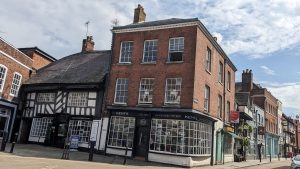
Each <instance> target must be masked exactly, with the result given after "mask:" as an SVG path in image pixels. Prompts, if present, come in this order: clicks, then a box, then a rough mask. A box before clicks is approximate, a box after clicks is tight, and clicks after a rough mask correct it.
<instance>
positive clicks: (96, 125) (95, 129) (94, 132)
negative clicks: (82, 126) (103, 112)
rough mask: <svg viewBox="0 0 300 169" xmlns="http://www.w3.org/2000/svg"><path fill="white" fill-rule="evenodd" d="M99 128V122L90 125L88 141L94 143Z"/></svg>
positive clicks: (95, 121)
mask: <svg viewBox="0 0 300 169" xmlns="http://www.w3.org/2000/svg"><path fill="white" fill-rule="evenodd" d="M99 126H100V120H94V121H93V123H92V129H91V135H90V141H96V140H97V133H98V128H99Z"/></svg>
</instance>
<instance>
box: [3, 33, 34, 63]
mask: <svg viewBox="0 0 300 169" xmlns="http://www.w3.org/2000/svg"><path fill="white" fill-rule="evenodd" d="M0 40H2V41H3V42H5V43H6V44H8V45H9V46H10V47H12V48H14V49H15V50H17V51H19V52H20V53H21V54H22V55H24V56H26V57H28V58H29V59H30V60H33V59H31V58H30V57H29V56H27V55H26V54H25V53H23V52H21V51H20V50H19V49H18V48H16V47H14V46H13V45H12V44H10V43H9V42H7V41H6V40H4V39H3V38H1V37H0Z"/></svg>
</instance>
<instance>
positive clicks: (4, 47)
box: [0, 38, 55, 142]
mask: <svg viewBox="0 0 300 169" xmlns="http://www.w3.org/2000/svg"><path fill="white" fill-rule="evenodd" d="M48 56H49V55H48ZM39 57H41V58H40V59H44V58H45V56H44V55H40V56H35V57H34V58H31V57H29V56H27V55H26V54H24V53H23V52H21V51H20V50H18V49H17V48H15V47H14V46H13V45H11V44H9V43H8V42H6V41H5V40H4V39H2V38H0V142H2V139H3V138H5V137H3V136H4V133H6V134H7V139H10V138H11V135H12V131H13V124H14V122H15V120H16V113H17V104H18V102H19V99H18V96H19V90H20V87H21V84H22V83H23V82H24V81H26V80H27V79H28V78H29V77H30V75H31V73H32V71H33V69H34V68H38V66H35V65H40V66H42V65H43V64H44V65H46V64H48V63H50V62H47V63H40V61H39ZM51 58H52V57H51ZM54 60H55V59H54V58H52V60H51V61H54ZM6 134H5V135H6Z"/></svg>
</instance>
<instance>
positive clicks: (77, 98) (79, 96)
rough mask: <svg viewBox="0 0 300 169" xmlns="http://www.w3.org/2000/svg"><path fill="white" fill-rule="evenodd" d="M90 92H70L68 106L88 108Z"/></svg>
mask: <svg viewBox="0 0 300 169" xmlns="http://www.w3.org/2000/svg"><path fill="white" fill-rule="evenodd" d="M87 102H88V92H70V93H69V95H68V106H73V107H86V106H87Z"/></svg>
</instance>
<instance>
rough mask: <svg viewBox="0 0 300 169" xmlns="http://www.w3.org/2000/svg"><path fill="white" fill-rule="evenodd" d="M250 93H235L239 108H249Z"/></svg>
mask: <svg viewBox="0 0 300 169" xmlns="http://www.w3.org/2000/svg"><path fill="white" fill-rule="evenodd" d="M249 99H250V93H248V92H240V93H235V101H236V103H237V104H238V105H239V106H247V105H248V104H249Z"/></svg>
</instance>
